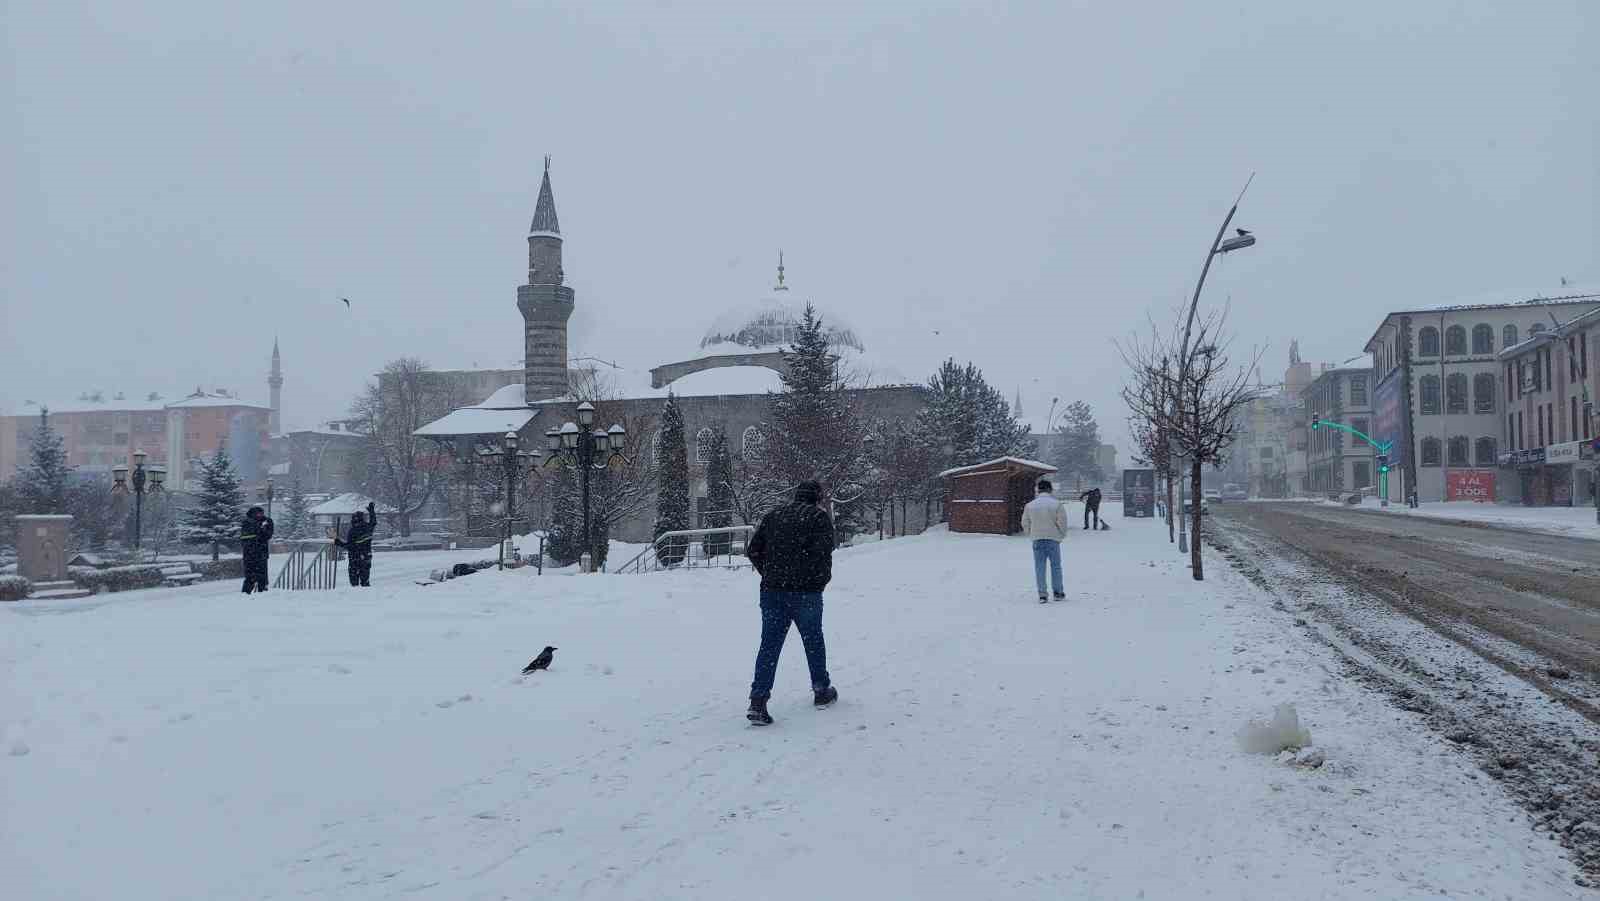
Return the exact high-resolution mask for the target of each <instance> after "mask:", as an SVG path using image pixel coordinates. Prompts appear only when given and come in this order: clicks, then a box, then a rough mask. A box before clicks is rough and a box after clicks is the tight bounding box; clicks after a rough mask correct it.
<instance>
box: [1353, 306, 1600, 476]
mask: <svg viewBox="0 0 1600 901" xmlns="http://www.w3.org/2000/svg"><path fill="white" fill-rule="evenodd" d="M1596 308H1600V295H1580V296H1569V297H1555V298H1535V299H1533V300H1527V301H1522V302H1519V303H1506V304H1479V305H1471V306H1451V307H1440V308H1436V309H1424V310H1407V311H1401V312H1395V313H1390V314H1389V315H1388V316H1386V317H1384V319H1383V321H1382V322H1381V323H1380V324H1379V325H1378V328H1377V330H1376V331H1375V332H1374V333H1373V335H1372V337H1371V338H1370V339H1369V340H1368V342H1367V344H1366V348H1365V349H1366V351H1367V353H1368V354H1370V355H1371V357H1372V364H1373V365H1372V370H1373V379H1374V380H1375V383H1376V388H1375V391H1374V398H1375V403H1376V407H1375V410H1374V419H1375V421H1376V422H1377V423H1378V425H1377V426H1375V427H1376V428H1377V429H1378V434H1376V435H1374V437H1375V438H1377V439H1379V440H1384V441H1393V442H1394V450H1393V451H1391V454H1390V467H1391V478H1390V480H1389V496H1390V500H1392V501H1401V500H1404V499H1405V498H1406V496H1407V495H1408V494H1409V493H1410V492H1411V491H1413V490H1415V492H1416V494H1417V497H1418V499H1419V500H1422V501H1440V500H1494V499H1496V498H1498V497H1499V496H1500V495H1501V493H1502V492H1501V486H1500V485H1499V481H1500V480H1499V470H1498V464H1499V459H1500V453H1501V448H1502V442H1503V441H1504V440H1505V439H1506V434H1505V432H1506V428H1505V425H1504V422H1505V416H1506V414H1507V413H1508V412H1509V410H1508V408H1507V403H1508V402H1507V401H1506V400H1505V393H1504V386H1503V385H1502V378H1503V376H1502V372H1503V365H1504V362H1505V361H1503V360H1501V359H1500V353H1501V352H1503V351H1504V350H1505V349H1506V348H1507V347H1516V346H1517V345H1518V344H1521V343H1522V342H1523V341H1526V340H1527V339H1529V338H1530V337H1533V336H1537V335H1539V334H1541V333H1543V332H1545V331H1547V330H1550V329H1552V328H1555V327H1557V326H1559V325H1560V324H1561V323H1565V322H1568V321H1570V320H1572V319H1575V318H1577V317H1579V316H1582V315H1584V314H1585V313H1588V312H1590V311H1591V310H1594V309H1596ZM1396 476H1398V477H1396Z"/></svg>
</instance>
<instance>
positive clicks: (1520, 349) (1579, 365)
mask: <svg viewBox="0 0 1600 901" xmlns="http://www.w3.org/2000/svg"><path fill="white" fill-rule="evenodd" d="M1597 352H1600V309H1597V310H1595V311H1592V312H1589V313H1586V314H1584V315H1582V316H1578V317H1576V318H1574V319H1572V320H1569V321H1567V322H1565V323H1563V324H1561V325H1559V326H1555V327H1552V328H1550V329H1548V330H1545V331H1542V332H1540V333H1538V334H1535V335H1534V336H1533V337H1531V338H1528V339H1526V340H1524V341H1522V342H1521V343H1518V344H1515V345H1513V346H1511V347H1508V348H1506V349H1505V350H1503V351H1501V352H1500V356H1499V359H1500V362H1501V365H1502V369H1501V375H1500V382H1501V385H1502V388H1501V394H1502V397H1503V400H1504V405H1505V415H1504V417H1503V419H1502V422H1501V447H1502V448H1503V449H1504V450H1503V451H1502V453H1501V454H1500V458H1499V461H1498V462H1499V464H1500V484H1501V486H1502V488H1501V497H1502V499H1503V500H1508V501H1514V502H1519V503H1522V504H1527V505H1530V506H1588V505H1593V504H1594V503H1595V465H1596V462H1595V449H1594V439H1595V437H1596V432H1597V425H1600V424H1597V423H1596V421H1595V410H1594V398H1595V397H1596V396H1597V395H1600V360H1597V361H1596V364H1597V365H1596V366H1595V367H1594V368H1593V369H1591V367H1590V363H1589V361H1590V358H1591V357H1593V356H1594V355H1595V354H1596V353H1597Z"/></svg>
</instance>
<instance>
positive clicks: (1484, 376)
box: [1472, 372, 1494, 413]
mask: <svg viewBox="0 0 1600 901" xmlns="http://www.w3.org/2000/svg"><path fill="white" fill-rule="evenodd" d="M1472 412H1474V413H1493V412H1494V376H1492V375H1490V374H1489V373H1487V372H1480V373H1478V374H1477V375H1475V376H1473V377H1472Z"/></svg>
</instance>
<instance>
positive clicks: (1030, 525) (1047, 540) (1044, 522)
mask: <svg viewBox="0 0 1600 901" xmlns="http://www.w3.org/2000/svg"><path fill="white" fill-rule="evenodd" d="M1022 533H1023V534H1024V535H1027V536H1028V537H1029V538H1031V539H1032V540H1033V579H1034V582H1035V583H1037V584H1038V586H1039V603H1041V604H1043V603H1045V602H1047V601H1049V600H1050V598H1049V597H1048V596H1047V595H1046V594H1045V593H1044V565H1045V562H1046V561H1049V563H1050V582H1051V587H1053V588H1054V589H1055V598H1056V600H1058V601H1064V600H1066V599H1067V593H1066V592H1065V591H1064V590H1062V588H1061V542H1062V540H1063V539H1065V538H1066V537H1067V508H1066V507H1065V506H1063V505H1062V503H1061V502H1060V501H1058V500H1056V496H1055V486H1054V485H1051V484H1050V480H1049V479H1040V480H1039V485H1038V491H1037V495H1036V496H1035V497H1034V499H1033V500H1031V501H1029V502H1028V505H1027V506H1026V507H1023V508H1022Z"/></svg>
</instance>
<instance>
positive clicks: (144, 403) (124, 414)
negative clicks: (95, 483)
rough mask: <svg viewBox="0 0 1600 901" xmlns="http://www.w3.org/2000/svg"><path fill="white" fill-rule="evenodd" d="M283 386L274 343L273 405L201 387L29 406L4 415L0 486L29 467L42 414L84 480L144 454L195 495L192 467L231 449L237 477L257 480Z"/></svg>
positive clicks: (99, 394)
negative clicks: (180, 394) (175, 393)
mask: <svg viewBox="0 0 1600 901" xmlns="http://www.w3.org/2000/svg"><path fill="white" fill-rule="evenodd" d="M282 385H283V373H282V366H281V361H280V358H279V355H278V347H277V342H276V341H274V342H273V348H272V367H271V369H270V370H269V375H268V390H269V392H270V395H271V397H272V400H273V406H270V407H264V406H261V405H259V404H252V403H249V402H247V401H245V400H243V399H242V398H240V397H239V396H238V395H236V394H233V393H232V392H228V391H224V390H222V389H220V388H217V389H213V390H211V391H206V390H204V389H201V388H196V389H195V391H194V393H193V394H190V395H188V396H187V397H178V398H174V397H173V396H172V395H162V394H157V393H150V394H146V395H144V396H143V397H142V398H139V397H138V396H133V397H129V396H127V395H125V394H123V393H121V392H118V393H115V394H111V395H107V394H106V393H105V392H103V391H92V392H84V393H82V394H79V395H78V397H77V398H75V399H73V400H69V401H64V402H59V403H38V402H34V401H28V402H27V403H25V404H24V405H23V407H22V409H20V410H18V411H16V412H15V413H14V414H13V415H8V416H0V480H4V479H9V478H11V476H12V475H14V474H15V473H16V472H17V470H18V469H20V468H21V467H23V466H25V465H27V462H28V459H29V457H30V455H31V453H32V449H33V436H34V433H35V432H36V431H37V430H38V427H39V421H40V416H41V414H42V413H43V412H44V411H46V410H48V411H49V420H50V427H51V428H52V429H54V430H55V431H56V433H57V434H59V435H60V436H61V438H62V444H63V448H64V450H65V451H66V454H67V465H68V466H71V467H72V468H73V469H75V470H77V471H78V472H79V473H81V474H83V475H85V476H99V475H106V476H109V474H110V472H111V470H112V468H113V467H115V466H117V465H124V466H131V465H132V463H133V455H134V454H135V453H137V452H139V451H143V452H144V453H145V454H146V459H145V462H146V464H147V465H155V466H165V467H167V484H168V485H169V486H170V487H172V488H177V489H183V490H190V489H192V487H193V486H192V485H191V486H188V487H186V486H185V484H184V483H185V481H189V480H192V478H193V475H194V465H193V461H194V460H196V459H198V458H200V457H205V456H209V455H211V454H213V453H215V452H216V450H217V448H218V447H221V446H222V445H223V444H224V443H226V444H227V446H228V452H229V454H230V455H231V456H232V457H233V460H234V465H235V467H236V468H237V469H238V471H239V475H240V477H241V478H243V479H245V480H246V481H247V482H254V481H258V480H260V479H262V478H264V477H265V475H266V470H267V468H268V460H267V452H268V435H269V434H270V432H271V430H272V422H273V421H274V420H275V419H276V417H277V415H278V407H277V404H278V402H279V397H280V390H281V388H282Z"/></svg>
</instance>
